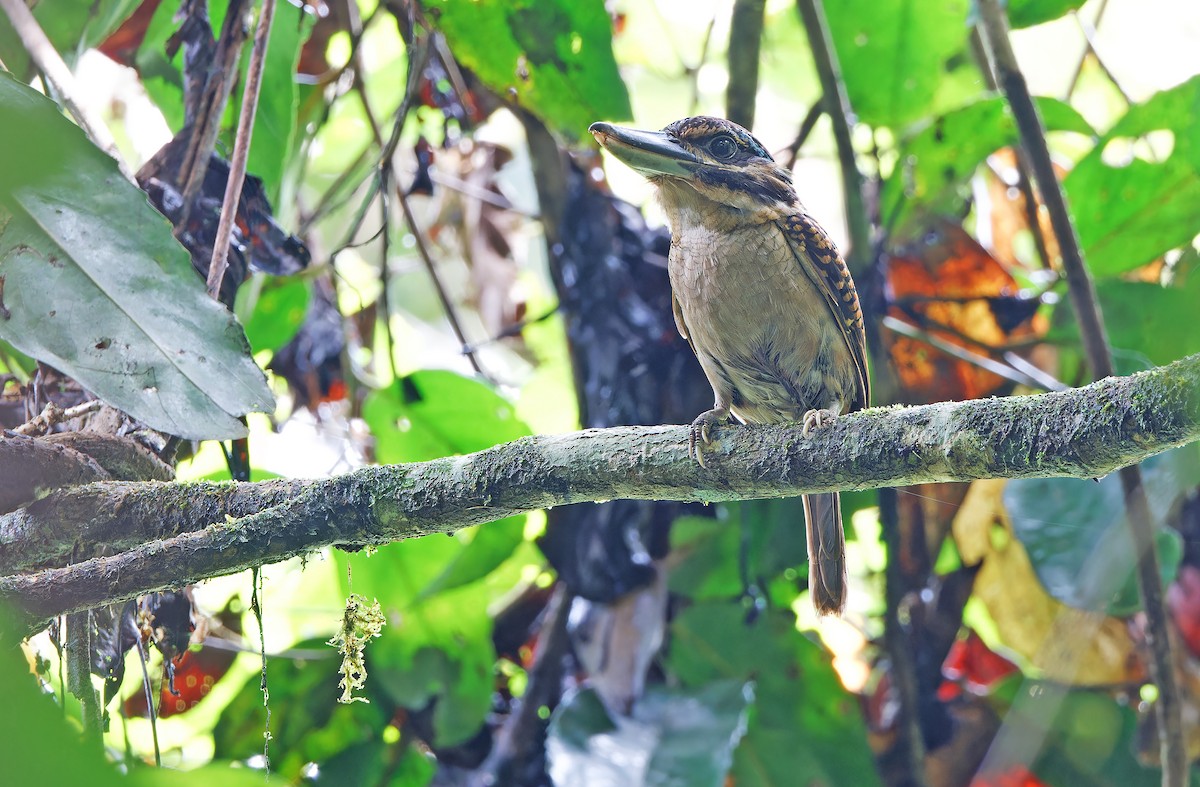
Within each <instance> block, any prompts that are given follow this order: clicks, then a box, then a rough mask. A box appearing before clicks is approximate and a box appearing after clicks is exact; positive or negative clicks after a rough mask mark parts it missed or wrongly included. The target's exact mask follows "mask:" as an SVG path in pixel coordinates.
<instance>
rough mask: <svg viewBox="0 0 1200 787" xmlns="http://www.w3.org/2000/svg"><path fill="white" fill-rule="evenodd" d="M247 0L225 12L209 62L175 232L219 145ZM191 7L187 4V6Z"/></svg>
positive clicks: (233, 1) (237, 0)
mask: <svg viewBox="0 0 1200 787" xmlns="http://www.w3.org/2000/svg"><path fill="white" fill-rule="evenodd" d="M245 4H246V0H230V3H229V8H228V10H227V11H226V12H225V23H224V25H222V27H221V35H220V38H218V40H217V46H216V51H215V52H214V54H213V58H212V62H210V63H209V64H208V72H207V73H208V78H207V79H206V81H205V83H204V90H203V91H202V93H201V97H200V102H199V106H198V107H195V108H194V109H195V117H196V120H195V121H194V123H193V127H192V129H191V137H190V138H189V139H188V145H187V150H185V151H184V156H183V162H182V163H181V164H180V166H179V180H180V181H181V182H182V183H183V208H182V212H181V214H180V217H179V221H177V222H176V223H175V234H176V235H179V234H180V233H182V232H183V231H184V229H185V228H186V227H187V226H188V222H189V218H190V216H191V212H192V207H193V205H194V204H195V202H196V195H198V194H199V193H200V187H201V186H202V185H203V184H204V176H205V175H206V174H207V173H208V165H209V161H210V160H211V159H212V152H213V149H214V148H215V147H216V144H217V135H218V133H220V130H221V117H222V115H224V114H225V104H226V103H227V102H228V101H229V92H230V91H231V90H232V89H233V78H232V72H233V71H234V69H236V68H237V63H238V58H239V56H240V55H241V53H242V42H243V41H245V39H246V25H245V20H244V15H245ZM185 7H187V6H185Z"/></svg>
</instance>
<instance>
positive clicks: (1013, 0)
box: [1008, 0, 1085, 30]
mask: <svg viewBox="0 0 1200 787" xmlns="http://www.w3.org/2000/svg"><path fill="white" fill-rule="evenodd" d="M1084 2H1085V0H1010V2H1009V4H1008V24H1009V25H1010V26H1011V27H1012V28H1013V29H1014V30H1016V29H1018V28H1022V27H1033V26H1034V25H1040V24H1042V23H1043V22H1050V21H1053V20H1055V19H1058V18H1059V17H1063V16H1066V15H1067V14H1068V13H1070V12H1071V11H1076V10H1078V9H1079V7H1080V6H1082V5H1083V4H1084Z"/></svg>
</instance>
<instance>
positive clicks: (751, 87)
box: [725, 0, 767, 128]
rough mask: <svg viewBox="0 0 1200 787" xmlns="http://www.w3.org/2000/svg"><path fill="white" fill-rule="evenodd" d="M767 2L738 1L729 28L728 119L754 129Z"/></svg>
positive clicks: (734, 5)
mask: <svg viewBox="0 0 1200 787" xmlns="http://www.w3.org/2000/svg"><path fill="white" fill-rule="evenodd" d="M766 12H767V2H766V0H734V3H733V20H732V22H731V23H730V26H729V50H728V58H729V82H728V83H727V84H726V86H725V117H727V118H729V119H730V120H732V121H733V122H734V123H737V124H738V125H740V126H744V127H745V128H753V127H754V105H755V99H756V98H757V96H758V61H759V59H760V58H759V56H758V54H759V51H760V50H761V48H762V32H763V18H764V16H765V15H766Z"/></svg>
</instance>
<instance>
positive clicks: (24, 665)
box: [0, 609, 127, 787]
mask: <svg viewBox="0 0 1200 787" xmlns="http://www.w3.org/2000/svg"><path fill="white" fill-rule="evenodd" d="M0 628H2V629H4V630H5V631H13V630H14V629H13V627H12V626H11V621H10V620H8V618H7V610H5V609H0ZM0 696H2V697H4V713H2V714H0V740H2V741H4V780H5V783H8V784H86V785H89V786H90V787H120V786H121V785H124V784H126V783H127V782H126V781H125V779H123V778H121V777H119V776H118V775H117V773H116V769H115V768H114V767H113V766H112V764H111V763H109V762H106V761H105V758H104V753H103V751H102V750H101V749H100V747H99V746H94V745H91V743H90V742H88V743H85V742H84V741H83V740H82V739H81V737H80V733H79V729H78V727H77V726H76V725H72V724H70V723H68V721H67V719H66V718H65V713H64V711H63V708H62V707H60V706H59V705H58V703H57V702H55V698H54V696H53V695H52V694H47V693H46V692H44V691H42V690H41V688H40V687H39V685H38V679H37V678H35V677H34V676H33V675H31V674H30V673H29V664H28V662H26V660H25V657H24V654H23V653H22V652H21V649H20V648H15V647H6V648H0Z"/></svg>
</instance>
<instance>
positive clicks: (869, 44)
mask: <svg viewBox="0 0 1200 787" xmlns="http://www.w3.org/2000/svg"><path fill="white" fill-rule="evenodd" d="M968 5H969V3H968V0H883V1H882V2H881V1H880V0H842V1H841V2H836V3H825V14H826V16H827V17H828V21H829V31H830V35H831V36H832V38H833V43H834V47H835V48H836V49H837V56H838V61H839V64H840V65H841V68H842V75H843V77H844V78H845V82H846V92H847V94H848V97H849V99H850V105H851V106H852V107H853V108H854V112H855V114H856V115H857V116H858V119H859V120H861V121H862V122H864V123H868V124H870V125H874V126H889V127H891V128H895V129H901V128H903V127H904V126H906V125H908V124H909V123H912V122H913V121H916V120H918V119H920V118H921V117H923V116H925V115H926V114H928V111H929V109H930V107H931V106H932V105H933V103H934V99H935V96H936V94H937V92H938V90H939V88H941V87H942V85H943V81H944V79H945V76H946V73H947V72H948V71H949V70H950V66H949V65H948V61H949V60H950V59H951V57H952V56H955V55H959V56H961V55H963V54H965V51H966V50H965V46H966V40H967V7H968Z"/></svg>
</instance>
